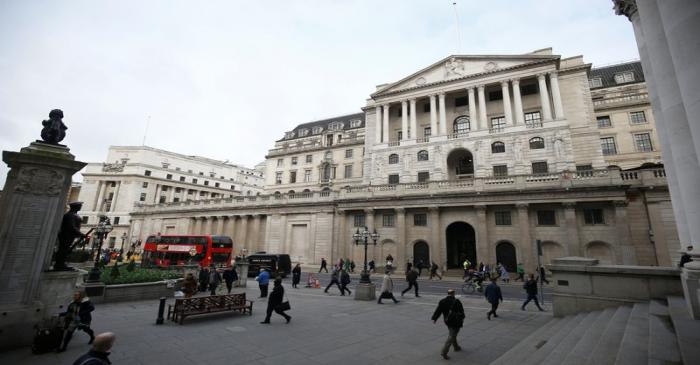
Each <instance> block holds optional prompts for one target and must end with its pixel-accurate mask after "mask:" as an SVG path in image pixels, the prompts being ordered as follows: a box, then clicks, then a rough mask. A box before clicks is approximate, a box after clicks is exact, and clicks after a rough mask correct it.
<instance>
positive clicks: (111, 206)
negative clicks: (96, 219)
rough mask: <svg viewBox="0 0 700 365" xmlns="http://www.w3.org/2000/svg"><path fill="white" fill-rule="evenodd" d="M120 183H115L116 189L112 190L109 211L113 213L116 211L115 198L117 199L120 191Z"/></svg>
mask: <svg viewBox="0 0 700 365" xmlns="http://www.w3.org/2000/svg"><path fill="white" fill-rule="evenodd" d="M121 186H122V182H121V181H117V188H116V189H115V190H114V196H113V197H112V203H111V205H110V208H109V211H110V212H114V211H115V210H117V198H119V190H121Z"/></svg>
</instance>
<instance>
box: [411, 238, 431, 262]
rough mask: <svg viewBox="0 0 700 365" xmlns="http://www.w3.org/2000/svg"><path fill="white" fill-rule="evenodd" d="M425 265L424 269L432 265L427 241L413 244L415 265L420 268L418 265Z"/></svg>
mask: <svg viewBox="0 0 700 365" xmlns="http://www.w3.org/2000/svg"><path fill="white" fill-rule="evenodd" d="M421 261H422V263H423V267H425V266H426V265H429V264H430V247H429V246H428V243H427V242H425V241H418V242H416V243H414V244H413V265H414V266H416V267H418V266H417V265H418V263H419V262H421Z"/></svg>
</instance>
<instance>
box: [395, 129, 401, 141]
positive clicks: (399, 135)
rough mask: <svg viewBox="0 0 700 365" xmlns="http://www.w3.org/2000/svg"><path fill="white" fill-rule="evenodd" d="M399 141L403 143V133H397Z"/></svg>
mask: <svg viewBox="0 0 700 365" xmlns="http://www.w3.org/2000/svg"><path fill="white" fill-rule="evenodd" d="M396 138H397V141H403V131H398V132H396Z"/></svg>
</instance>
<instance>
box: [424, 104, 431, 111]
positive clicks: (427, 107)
mask: <svg viewBox="0 0 700 365" xmlns="http://www.w3.org/2000/svg"><path fill="white" fill-rule="evenodd" d="M423 113H430V103H425V104H423Z"/></svg>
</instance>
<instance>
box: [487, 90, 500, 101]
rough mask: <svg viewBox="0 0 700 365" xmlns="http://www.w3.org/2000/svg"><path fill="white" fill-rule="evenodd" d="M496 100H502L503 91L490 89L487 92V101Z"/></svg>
mask: <svg viewBox="0 0 700 365" xmlns="http://www.w3.org/2000/svg"><path fill="white" fill-rule="evenodd" d="M496 100H503V91H501V90H498V91H490V92H489V101H496Z"/></svg>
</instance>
